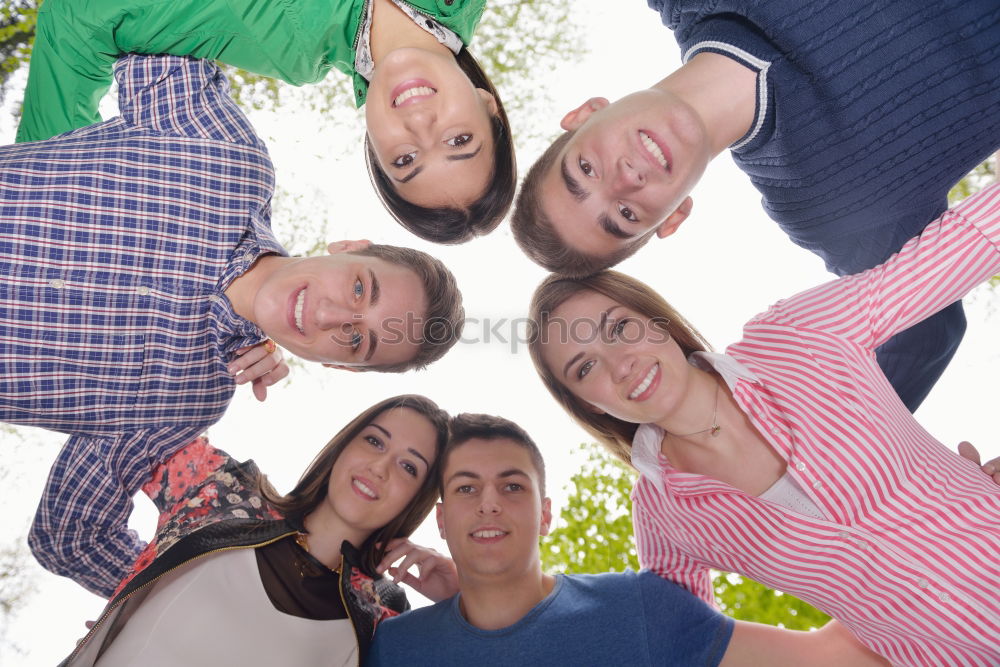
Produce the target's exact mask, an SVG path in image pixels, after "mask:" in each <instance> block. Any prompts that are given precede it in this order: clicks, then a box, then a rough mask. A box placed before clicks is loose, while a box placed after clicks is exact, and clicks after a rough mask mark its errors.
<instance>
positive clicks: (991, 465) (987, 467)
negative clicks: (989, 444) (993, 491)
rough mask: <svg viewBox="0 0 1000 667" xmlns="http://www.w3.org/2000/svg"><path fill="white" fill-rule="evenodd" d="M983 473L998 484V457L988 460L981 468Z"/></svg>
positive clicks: (999, 473) (999, 480)
mask: <svg viewBox="0 0 1000 667" xmlns="http://www.w3.org/2000/svg"><path fill="white" fill-rule="evenodd" d="M982 468H983V472H984V473H986V474H987V475H989V476H990V477H992V478H993V481H994V482H996V483H997V484H1000V457H997V458H995V459H990V460H989V461H987V462H986V463H984V464H983V466H982Z"/></svg>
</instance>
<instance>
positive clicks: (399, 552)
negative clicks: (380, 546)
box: [375, 537, 419, 574]
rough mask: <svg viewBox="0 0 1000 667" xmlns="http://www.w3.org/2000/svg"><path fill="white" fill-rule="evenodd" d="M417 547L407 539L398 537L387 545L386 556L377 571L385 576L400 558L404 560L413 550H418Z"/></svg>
mask: <svg viewBox="0 0 1000 667" xmlns="http://www.w3.org/2000/svg"><path fill="white" fill-rule="evenodd" d="M418 548H419V547H417V545H415V544H414V543H413V542H410V541H409V540H408V539H406V538H405V537H397V538H395V539H393V540H390V541H389V542H388V543H387V544H386V549H385V555H384V556H383V557H382V560H381V562H379V564H378V567H376V568H375V570H376V571H377V572H378V573H379V574H383V573H385V572H387V571H388V570H389V567H390V566H391V565H392V564H393V563H395V562H396V561H397V560H399V559H400V558H403V557H404V556H406V555H407V554H408V553H410V551H411V550H413V549H418Z"/></svg>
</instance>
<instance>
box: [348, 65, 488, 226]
mask: <svg viewBox="0 0 1000 667" xmlns="http://www.w3.org/2000/svg"><path fill="white" fill-rule="evenodd" d="M496 113H497V106H496V100H494V98H493V96H492V95H491V94H490V93H488V92H486V91H485V90H482V89H480V88H475V87H474V86H473V85H472V82H471V81H469V78H468V77H467V76H466V75H465V73H464V72H463V71H462V70H461V69H460V68H459V66H458V63H457V62H456V61H455V58H454V57H453V56H451V55H449V54H444V55H442V54H437V53H432V52H429V51H425V50H423V49H396V50H394V51H392V52H391V53H390V54H388V55H387V56H386V57H385V58H384V59H383V60H382V61H381V62H379V64H378V67H377V68H376V69H375V74H374V76H373V77H372V80H371V86H370V87H369V89H368V100H367V102H366V103H365V120H366V122H367V125H368V138H369V141H370V142H371V146H372V149H373V150H374V152H375V155H376V156H377V158H378V163H379V166H380V167H381V168H382V171H384V172H385V173H386V175H387V177H388V179H389V181H390V182H391V183H392V184H393V186H394V187H395V189H396V191H397V192H398V193H399V194H400V196H402V197H403V198H404V199H406V200H407V201H409V202H410V203H412V204H416V205H417V206H423V207H426V208H439V207H441V208H445V207H446V208H460V209H464V208H467V207H468V206H469V205H471V204H472V203H473V202H474V201H476V200H477V199H479V198H480V197H481V196H482V195H483V193H484V192H485V191H486V188H487V185H488V183H489V179H490V176H491V175H492V173H493V152H494V143H493V131H492V122H491V118H492V116H494V115H496Z"/></svg>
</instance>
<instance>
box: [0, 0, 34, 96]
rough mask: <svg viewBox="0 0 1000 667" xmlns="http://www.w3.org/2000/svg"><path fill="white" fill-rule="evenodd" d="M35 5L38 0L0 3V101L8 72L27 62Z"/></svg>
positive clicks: (16, 0)
mask: <svg viewBox="0 0 1000 667" xmlns="http://www.w3.org/2000/svg"><path fill="white" fill-rule="evenodd" d="M38 4H39V3H38V0H5V2H4V4H3V6H0V101H3V99H4V93H5V91H6V90H7V81H8V80H9V78H10V75H11V74H13V73H14V72H16V71H17V70H18V69H19V68H20V67H21V66H22V65H24V64H25V63H27V62H28V56H29V55H30V53H31V42H32V41H33V40H34V38H35V19H36V17H37V16H38Z"/></svg>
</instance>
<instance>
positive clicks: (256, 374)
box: [226, 338, 288, 401]
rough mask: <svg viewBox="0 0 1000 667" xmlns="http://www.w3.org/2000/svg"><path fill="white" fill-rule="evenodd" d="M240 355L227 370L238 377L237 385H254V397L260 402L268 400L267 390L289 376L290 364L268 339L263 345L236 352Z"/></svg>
mask: <svg viewBox="0 0 1000 667" xmlns="http://www.w3.org/2000/svg"><path fill="white" fill-rule="evenodd" d="M236 354H238V355H239V358H237V359H236V360H235V361H231V362H230V363H229V366H227V367H226V369H227V370H228V371H229V372H230V373H231V374H232V375H235V376H236V384H246V383H247V382H251V383H253V395H254V396H256V397H257V400H258V401H263V400H264V399H265V398H267V388H268V387H270V386H271V385H272V384H274V383H276V382H278V381H279V380H284V379H285V377H286V376H287V375H288V364H286V363H285V358H284V356H283V355H282V354H281V348H280V347H278V346H277V345H275V344H274V341H273V340H271V339H270V338H268V339H267V340H265V341H264V342H263V343H259V344H257V345H252V346H250V347H241V348H240V349H238V350H236Z"/></svg>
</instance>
